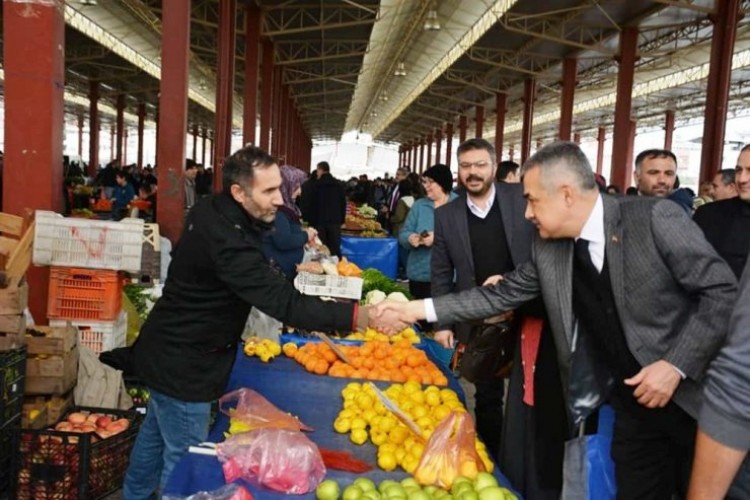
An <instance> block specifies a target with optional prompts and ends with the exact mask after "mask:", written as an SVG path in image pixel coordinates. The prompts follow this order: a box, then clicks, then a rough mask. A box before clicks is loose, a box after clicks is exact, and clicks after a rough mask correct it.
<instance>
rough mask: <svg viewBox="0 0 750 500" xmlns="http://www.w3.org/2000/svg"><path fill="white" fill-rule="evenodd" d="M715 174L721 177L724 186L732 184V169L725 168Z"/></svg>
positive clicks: (733, 172) (733, 174) (733, 176)
mask: <svg viewBox="0 0 750 500" xmlns="http://www.w3.org/2000/svg"><path fill="white" fill-rule="evenodd" d="M716 173H717V174H718V175H721V182H723V183H724V185H725V186H727V185H729V184H734V179H735V170H734V169H733V168H725V169H722V170H719V171H718V172H716Z"/></svg>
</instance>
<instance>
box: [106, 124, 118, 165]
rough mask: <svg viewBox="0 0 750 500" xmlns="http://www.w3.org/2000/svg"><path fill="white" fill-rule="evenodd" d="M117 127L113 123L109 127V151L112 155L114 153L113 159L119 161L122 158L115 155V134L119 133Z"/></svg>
mask: <svg viewBox="0 0 750 500" xmlns="http://www.w3.org/2000/svg"><path fill="white" fill-rule="evenodd" d="M115 129H116V125H112V126H111V127H110V128H109V153H110V155H112V159H113V160H118V162H119V160H120V158H116V157H115V153H116V151H115V135H116V134H117V131H116V130H115Z"/></svg>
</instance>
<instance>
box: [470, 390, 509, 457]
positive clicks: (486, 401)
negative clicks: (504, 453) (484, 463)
mask: <svg viewBox="0 0 750 500" xmlns="http://www.w3.org/2000/svg"><path fill="white" fill-rule="evenodd" d="M474 387H476V392H475V393H474V400H475V406H474V415H475V416H476V419H477V434H479V437H480V438H481V439H482V441H484V444H485V446H487V451H488V452H489V454H490V456H491V457H492V459H493V460H495V461H497V460H498V457H499V455H500V442H501V441H502V436H503V424H502V422H503V396H504V395H505V379H504V378H496V379H494V380H490V381H483V382H476V383H475V384H474Z"/></svg>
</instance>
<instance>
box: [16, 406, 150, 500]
mask: <svg viewBox="0 0 750 500" xmlns="http://www.w3.org/2000/svg"><path fill="white" fill-rule="evenodd" d="M71 411H88V412H92V413H103V414H105V415H109V416H113V417H118V418H127V419H128V420H129V421H130V427H128V429H126V430H125V431H123V432H121V433H119V434H116V435H114V436H112V437H109V438H107V439H99V438H98V437H97V436H96V435H95V434H93V433H87V434H76V433H72V432H60V431H54V430H49V429H44V430H27V429H22V430H19V431H16V433H17V434H18V435H19V436H20V439H18V440H17V441H18V444H19V452H18V453H17V454H16V457H17V458H16V460H15V461H14V466H13V469H14V473H15V474H16V475H17V477H18V480H17V482H16V483H15V492H14V493H15V497H13V498H17V499H18V500H51V499H54V500H68V499H70V500H77V499H80V500H84V499H85V500H89V499H96V498H103V497H105V496H107V495H109V494H111V493H112V492H114V491H117V490H118V489H119V488H121V487H122V482H123V479H124V477H125V471H126V470H127V467H128V461H129V458H130V452H131V451H132V449H133V445H134V444H135V439H136V436H137V434H138V429H139V427H140V424H141V421H142V417H141V416H140V415H139V414H138V413H136V412H134V411H121V410H111V409H104V408H86V407H77V408H73V409H72V410H71Z"/></svg>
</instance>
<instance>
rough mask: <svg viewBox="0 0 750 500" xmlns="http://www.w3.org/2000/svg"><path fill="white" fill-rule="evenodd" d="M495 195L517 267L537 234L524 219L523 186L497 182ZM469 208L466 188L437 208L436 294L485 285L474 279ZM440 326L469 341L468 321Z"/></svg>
mask: <svg viewBox="0 0 750 500" xmlns="http://www.w3.org/2000/svg"><path fill="white" fill-rule="evenodd" d="M495 198H496V200H497V202H498V204H499V206H500V215H501V216H502V219H503V227H504V229H505V237H506V239H507V241H508V248H509V249H510V255H511V259H512V260H513V264H514V266H518V265H519V264H521V263H523V262H526V261H528V260H529V259H530V258H531V241H532V239H533V236H534V225H533V224H532V223H531V222H529V221H527V220H526V219H525V218H524V211H525V210H526V200H525V199H524V197H523V186H521V184H505V183H496V184H495ZM466 210H467V208H466V191H463V192H462V193H461V195H460V196H459V197H458V198H456V199H455V200H453V201H452V202H451V203H448V204H447V205H444V206H442V207H440V208H438V209H437V210H436V211H435V241H434V243H433V247H432V263H431V271H432V283H431V284H432V295H433V296H434V297H438V296H440V295H445V294H447V293H451V292H454V291H461V290H468V289H470V288H474V287H475V286H481V285H482V284H481V283H475V281H474V280H475V278H474V274H475V273H474V258H473V257H472V253H471V242H470V241H469V222H468V215H467V214H466ZM454 276H455V281H454ZM438 328H439V329H441V330H443V329H449V330H453V332H454V333H455V334H456V336H457V338H458V340H460V341H461V342H466V341H467V340H468V336H469V330H470V324H468V323H460V324H458V325H453V324H452V323H450V322H448V323H439V324H438Z"/></svg>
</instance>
